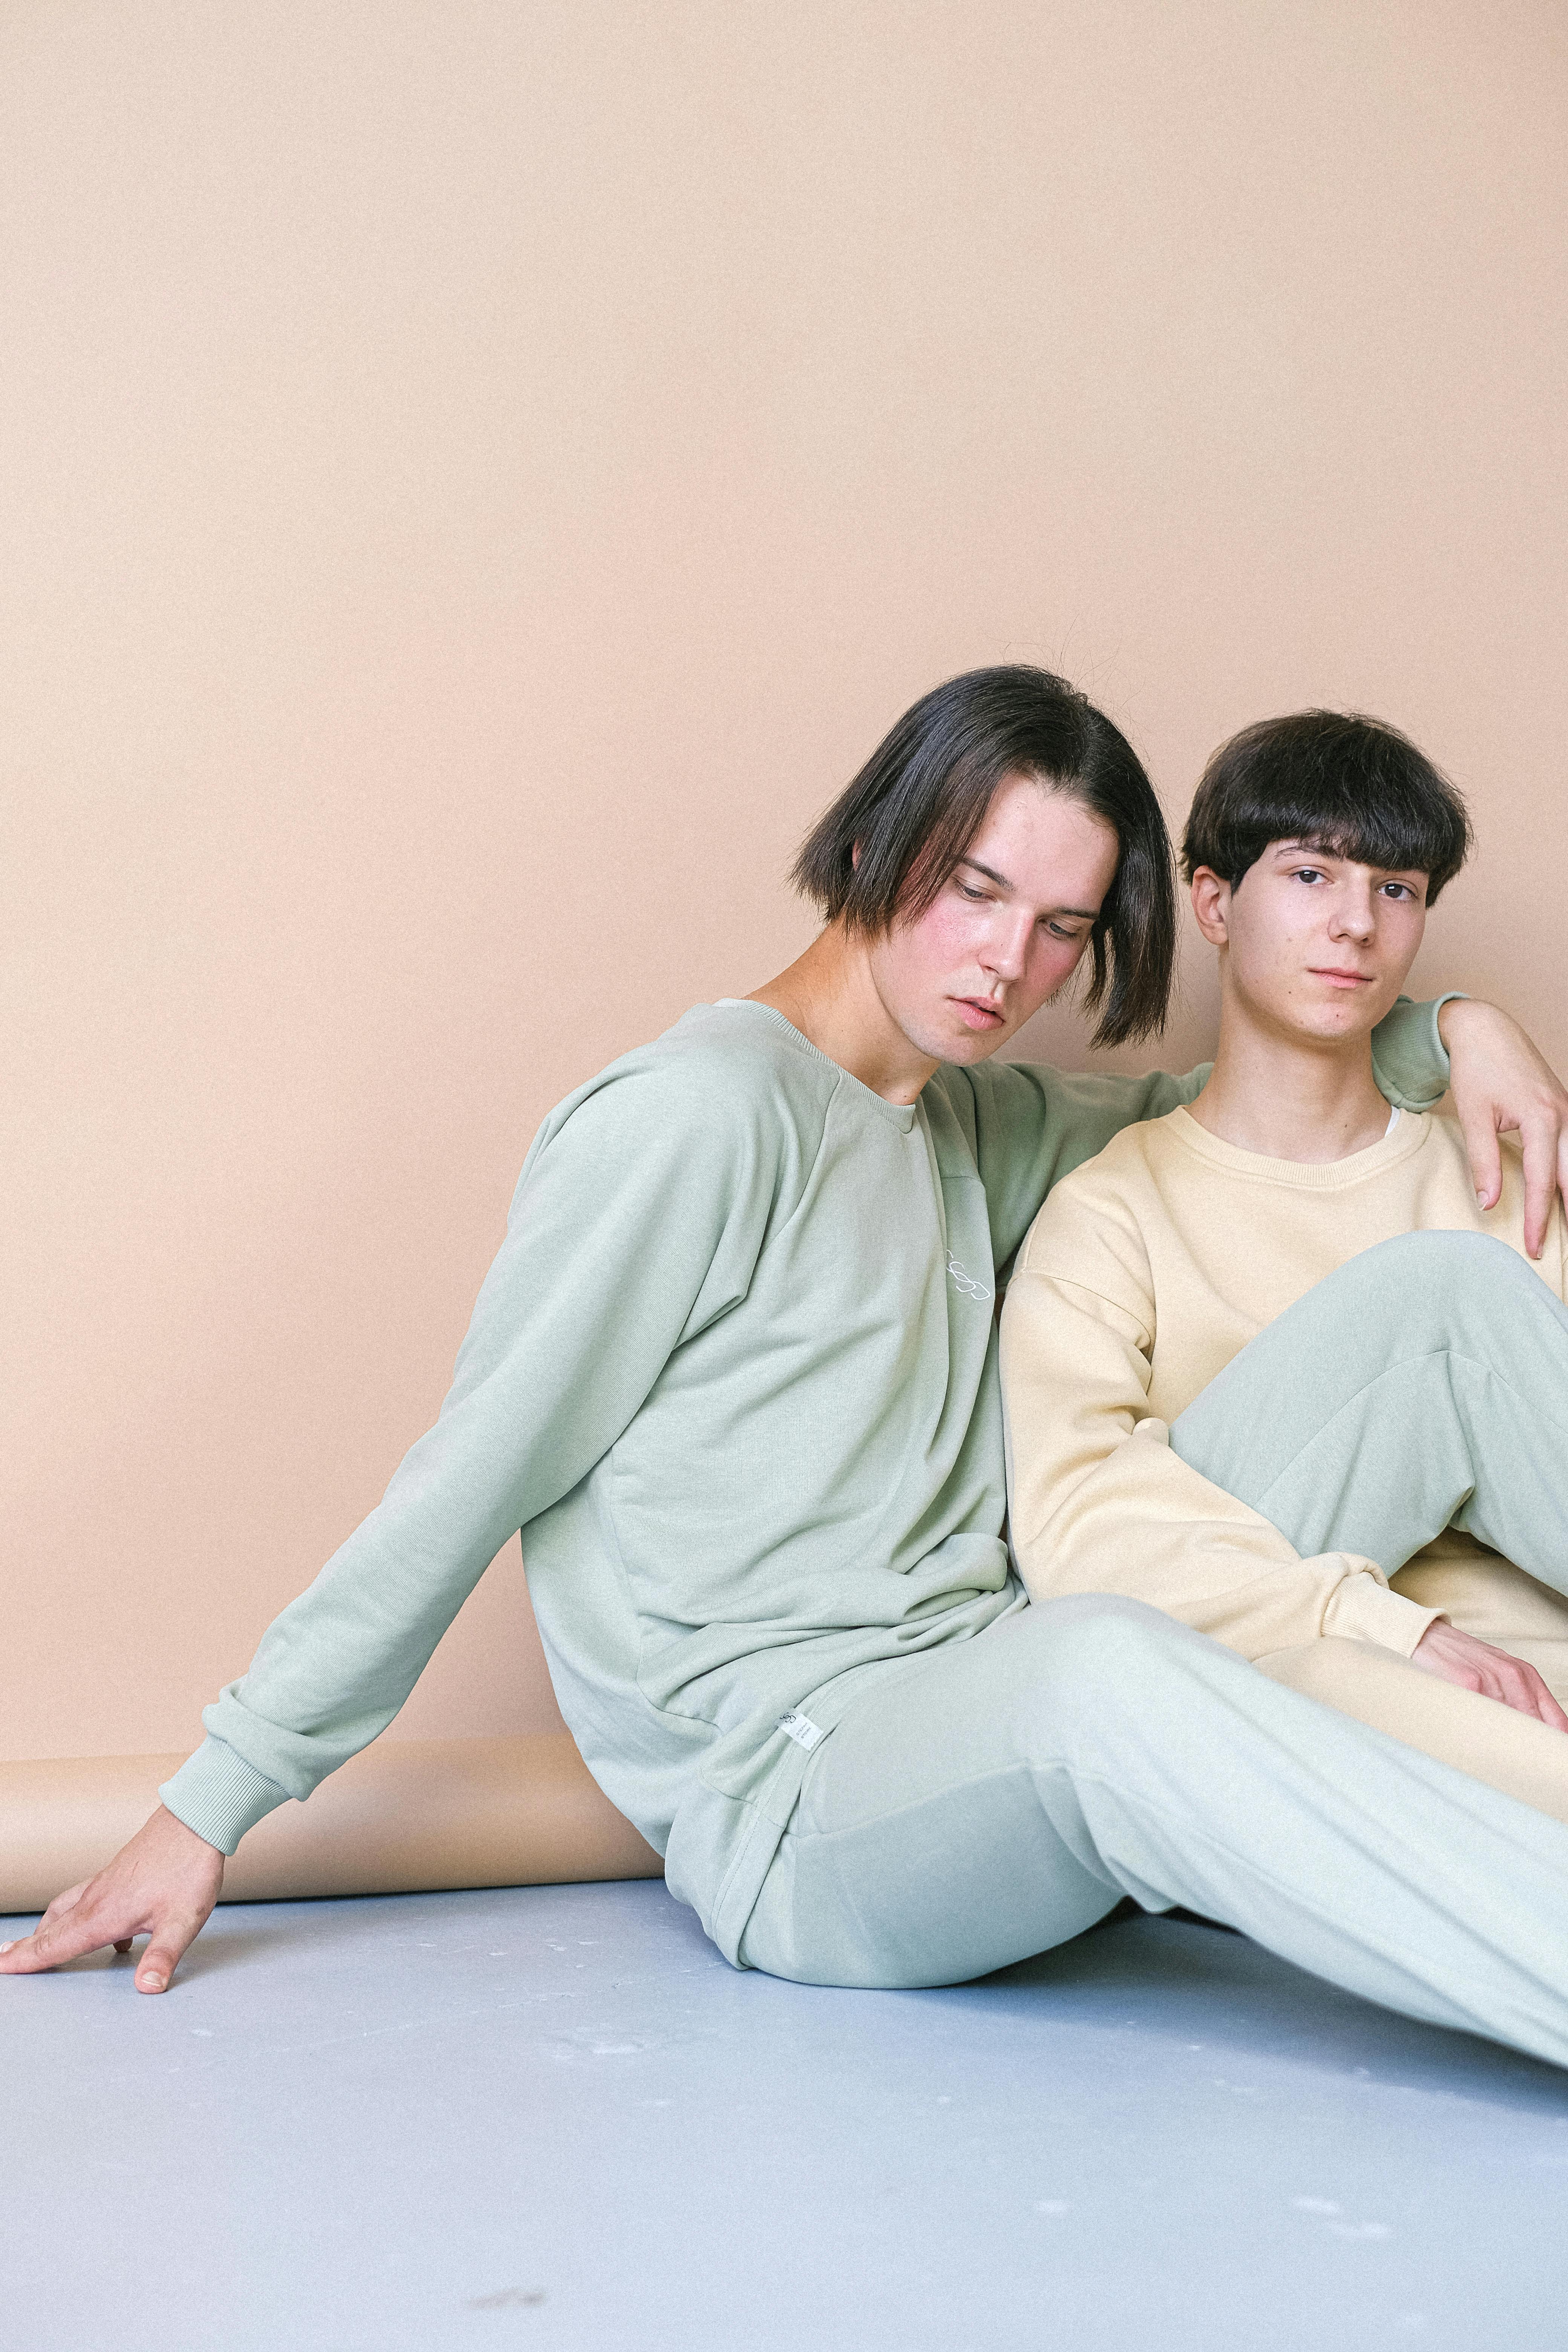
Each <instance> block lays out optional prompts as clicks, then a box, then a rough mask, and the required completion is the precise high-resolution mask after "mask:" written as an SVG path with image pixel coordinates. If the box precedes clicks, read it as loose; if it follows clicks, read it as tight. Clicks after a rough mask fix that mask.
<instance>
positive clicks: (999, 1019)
mask: <svg viewBox="0 0 1568 2352" xmlns="http://www.w3.org/2000/svg"><path fill="white" fill-rule="evenodd" d="M952 1001H953V1003H954V1004H956V1005H957V1007H958V1010H959V1013H961V1015H962V1016H963V1020H964V1021H965V1022H966V1024H968V1026H969V1027H970V1028H971V1029H980V1030H984V1029H1000V1028H1001V1026H1002V1024H1003V1023H1004V1022H1005V1020H1006V1017H1007V1016H1006V1014H1005V1013H1004V1012H1003V1010H1002V1007H1001V1006H1000V1005H999V1004H992V1003H989V1002H988V1001H987V1000H986V998H984V996H955V997H954V998H953V1000H952Z"/></svg>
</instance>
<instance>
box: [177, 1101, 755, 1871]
mask: <svg viewBox="0 0 1568 2352" xmlns="http://www.w3.org/2000/svg"><path fill="white" fill-rule="evenodd" d="M689 1092H690V1094H691V1096H692V1098H691V1099H690V1100H689V1101H686V1102H684V1103H683V1102H682V1101H680V1100H679V1099H675V1100H672V1099H671V1090H670V1085H669V1081H668V1078H667V1077H665V1076H663V1075H662V1074H658V1073H652V1074H642V1075H629V1076H623V1077H619V1078H616V1079H612V1080H610V1081H608V1082H606V1083H603V1084H601V1085H600V1086H599V1087H596V1089H595V1090H594V1091H592V1092H590V1093H589V1094H588V1095H587V1097H586V1098H584V1097H577V1098H575V1105H574V1107H573V1106H568V1107H566V1114H565V1115H563V1113H562V1112H557V1113H555V1114H552V1119H551V1120H550V1121H547V1122H546V1126H545V1128H544V1129H543V1130H542V1132H541V1135H540V1137H539V1139H538V1140H537V1141H536V1143H535V1145H534V1148H533V1150H531V1153H530V1154H529V1158H528V1160H527V1162H526V1164H525V1166H524V1169H523V1172H522V1176H521V1180H520V1182H519V1185H518V1189H517V1193H516V1197H515V1199H514V1201H513V1204H512V1210H511V1214H510V1219H509V1221H508V1230H507V1236H506V1240H505V1242H504V1243H503V1244H502V1247H501V1250H500V1255H499V1256H498V1257H497V1259H496V1261H495V1264H494V1265H492V1266H491V1268H490V1271H489V1275H488V1276H487V1277H486V1279H485V1283H484V1286H483V1288H482V1289H481V1291H480V1293H479V1302H478V1305H477V1306H476V1307H475V1310H474V1316H473V1321H472V1323H471V1325H470V1327H469V1330H468V1337H467V1338H466V1339H465V1340H464V1342H463V1346H462V1349H461V1351H460V1352H459V1354H458V1362H457V1369H456V1372H455V1376H454V1379H453V1382H452V1387H451V1390H450V1392H449V1393H448V1395H447V1400H446V1402H445V1403H444V1404H443V1405H442V1408H441V1412H440V1415H439V1418H438V1419H437V1423H436V1425H435V1427H434V1428H433V1429H431V1430H430V1431H429V1432H428V1433H427V1434H426V1435H425V1436H424V1437H422V1438H420V1440H419V1441H418V1443H417V1444H416V1445H415V1446H414V1447H413V1448H412V1449H411V1451H410V1452H409V1453H408V1454H407V1455H406V1456H405V1459H404V1461H403V1462H402V1464H401V1465H399V1467H398V1469H397V1471H396V1473H395V1475H394V1477H393V1479H392V1483H391V1485H390V1486H388V1488H387V1490H386V1493H385V1495H384V1497H383V1499H382V1501H381V1502H380V1503H379V1504H378V1505H377V1507H376V1508H375V1509H374V1511H372V1513H371V1514H370V1516H369V1517H368V1518H367V1519H365V1520H364V1522H363V1525H362V1526H361V1527H359V1528H357V1529H356V1531H355V1532H354V1533H353V1535H352V1536H351V1537H350V1538H349V1539H348V1541H347V1542H346V1543H345V1544H343V1545H342V1548H341V1549H340V1550H338V1551H337V1552H336V1553H335V1554H334V1555H333V1557H332V1558H331V1559H330V1560H329V1561H328V1562H327V1565H326V1566H325V1568H324V1569H323V1570H321V1574H320V1575H319V1576H318V1577H317V1579H316V1580H315V1582H314V1583H313V1584H312V1585H311V1586H310V1589H309V1591H306V1592H304V1593H302V1594H301V1595H300V1598H299V1599H298V1600H297V1601H293V1602H291V1603H290V1605H289V1607H288V1608H287V1609H285V1610H284V1612H282V1614H281V1616H279V1618H278V1619H277V1620H276V1621H275V1622H274V1623H273V1624H272V1625H271V1626H270V1627H269V1628H268V1632H267V1633H265V1634H264V1635H263V1636H262V1639H261V1643H260V1645H259V1647H258V1650H257V1653H256V1656H255V1658H254V1660H253V1661H252V1664H251V1666H250V1668H249V1671H248V1672H247V1674H246V1675H245V1676H244V1677H243V1678H242V1679H241V1680H240V1681H239V1682H237V1683H234V1684H232V1685H229V1687H228V1688H227V1689H226V1690H225V1691H224V1692H223V1694H222V1695H221V1696H220V1697H219V1698H218V1700H217V1701H216V1705H215V1706H210V1707H208V1708H207V1709H206V1710H205V1714H204V1716H203V1722H204V1723H205V1727H206V1729H207V1733H208V1738H207V1739H206V1742H205V1745H204V1746H203V1747H202V1748H200V1749H198V1750H197V1752H196V1754H195V1756H193V1757H192V1758H191V1759H189V1760H188V1761H187V1762H186V1763H185V1764H184V1765H183V1766H182V1767H181V1769H180V1770H179V1771H178V1772H177V1773H176V1774H175V1775H174V1779H173V1780H171V1781H169V1782H168V1783H167V1785H166V1786H165V1787H164V1788H163V1790H160V1794H161V1796H162V1797H163V1802H164V1804H165V1805H166V1806H167V1807H168V1809H169V1811H171V1812H173V1813H175V1814H177V1815H178V1817H179V1818H180V1820H181V1821H183V1822H185V1823H186V1824H187V1826H188V1827H189V1828H191V1829H194V1830H195V1832H197V1834H198V1835H199V1836H201V1837H204V1838H205V1839H206V1840H207V1841H208V1842H209V1843H211V1844H213V1845H216V1846H217V1847H219V1848H220V1849H221V1850H222V1851H223V1852H224V1853H232V1852H233V1851H234V1849H235V1847H236V1846H237V1844H238V1843H239V1841H240V1839H241V1838H242V1837H243V1836H244V1834H245V1832H247V1830H248V1829H250V1828H252V1827H254V1825H255V1823H256V1822H258V1821H259V1820H261V1819H262V1817H263V1816H264V1815H265V1814H267V1813H268V1812H270V1811H272V1810H273V1808H274V1807H275V1806H277V1805H279V1804H281V1803H282V1802H283V1801H284V1800H285V1798H288V1797H296V1798H303V1797H307V1796H309V1794H310V1790H312V1789H313V1788H314V1787H315V1786H316V1785H317V1784H318V1782H319V1781H321V1780H323V1779H324V1778H325V1777H326V1775H327V1774H328V1773H329V1772H331V1771H333V1770H335V1769H336V1768H337V1767H338V1766H339V1765H340V1764H342V1763H344V1762H346V1760H347V1759H348V1758H349V1757H351V1756H353V1755H354V1754H355V1753H357V1751H358V1750H359V1749H360V1748H364V1747H367V1746H368V1745H369V1743H370V1742H371V1741H372V1740H373V1739H374V1738H376V1737H377V1735H378V1734H379V1733H380V1732H382V1731H384V1729H385V1727H386V1726H387V1724H388V1723H390V1722H391V1720H392V1718H393V1717H394V1716H395V1714H396V1713H397V1711H398V1709H399V1707H400V1706H402V1705H403V1703H404V1701H405V1698H406V1697H407V1696H408V1694H409V1692H410V1691H411V1690H412V1689H413V1687H414V1685H415V1683H416V1681H417V1679H418V1677H419V1675H420V1674H421V1673H422V1672H423V1671H424V1668H425V1666H426V1663H427V1662H428V1660H429V1657H430V1654H431V1653H432V1652H433V1650H434V1649H435V1647H436V1645H437V1642H439V1640H440V1638H441V1636H442V1634H443V1633H445V1632H446V1630H447V1626H448V1625H449V1624H450V1623H451V1622H452V1619H453V1618H454V1617H455V1616H456V1615H457V1613H458V1610H459V1609H460V1608H461V1606H462V1604H463V1602H464V1601H466V1600H467V1598H468V1594H469V1592H470V1591H472V1590H473V1588H474V1586H475V1584H476V1583H477V1582H478V1581H479V1578H480V1576H481V1575H482V1574H483V1573H484V1570H485V1569H486V1568H487V1567H488V1566H489V1562H490V1561H491V1560H492V1559H494V1558H495V1556H496V1554H497V1552H498V1551H500V1549H501V1546H502V1545H503V1544H504V1543H505V1542H506V1541H507V1539H508V1538H509V1537H510V1536H512V1535H514V1534H515V1533H516V1532H517V1530H518V1529H519V1528H521V1527H525V1526H526V1525H527V1524H528V1522H529V1521H530V1520H531V1519H534V1518H537V1517H538V1516H539V1515H540V1513H541V1512H542V1511H545V1510H547V1509H549V1507H550V1506H551V1505H552V1503H555V1502H557V1501H559V1500H560V1498H561V1497H562V1496H563V1495H566V1494H568V1493H570V1491H571V1489H572V1488H573V1487H574V1486H576V1485H577V1484H578V1483H579V1481H580V1480H581V1479H583V1478H584V1476H586V1475H587V1473H588V1472H589V1471H590V1470H591V1469H592V1468H593V1466H594V1465H595V1462H597V1461H598V1460H599V1459H600V1457H601V1456H602V1455H603V1454H605V1453H606V1452H607V1451H608V1450H609V1448H610V1447H611V1446H612V1445H613V1444H615V1442H616V1438H617V1437H618V1436H619V1435H620V1433H621V1432H622V1431H623V1430H624V1429H625V1428H626V1425H627V1423H629V1422H630V1420H631V1419H632V1416H633V1415H634V1414H635V1413H636V1412H637V1409H638V1407H639V1405H640V1404H641V1403H642V1402H643V1400H644V1399H645V1397H646V1396H647V1393H648V1391H649V1390H650V1389H651V1388H652V1386H653V1384H654V1382H655V1381H657V1380H658V1375H659V1373H660V1371H661V1370H662V1369H663V1367H664V1365H665V1363H666V1361H667V1360H668V1357H669V1356H670V1354H671V1353H672V1351H673V1350H674V1349H675V1348H676V1347H677V1346H678V1345H679V1343H680V1341H681V1340H682V1339H686V1338H689V1337H691V1336H693V1334H694V1333H695V1332H696V1331H698V1330H700V1328H702V1327H703V1325H704V1324H705V1323H706V1322H708V1321H710V1320H711V1319H712V1318H714V1317H715V1316H717V1315H719V1314H721V1313H722V1312H723V1311H724V1309H725V1307H728V1306H731V1305H732V1304H733V1303H734V1301H735V1300H736V1299H737V1298H738V1297H742V1296H743V1295H744V1290H745V1287H746V1285H747V1283H748V1281H749V1279H750V1276H751V1270H752V1265H754V1262H755V1255H756V1251H757V1248H758V1247H760V1243H761V1235H762V1234H763V1231H764V1229H765V1224H766V1217H767V1212H768V1206H769V1203H770V1202H771V1197H772V1190H773V1167H772V1165H771V1164H770V1155H769V1153H768V1150H767V1149H766V1145H765V1141H764V1139H763V1137H762V1135H761V1134H760V1133H759V1132H758V1131H757V1127H756V1122H755V1121H752V1122H750V1123H748V1121H747V1120H746V1118H744V1116H743V1115H741V1114H738V1113H737V1112H736V1111H735V1109H734V1108H733V1107H732V1106H723V1105H719V1106H716V1104H715V1102H714V1100H713V1099H712V1097H711V1095H710V1094H705V1095H702V1096H700V1097H699V1096H698V1095H697V1092H696V1090H695V1089H689ZM749 1126H750V1131H748V1128H749Z"/></svg>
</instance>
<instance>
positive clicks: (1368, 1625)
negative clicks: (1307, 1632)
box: [1323, 1560, 1443, 1658]
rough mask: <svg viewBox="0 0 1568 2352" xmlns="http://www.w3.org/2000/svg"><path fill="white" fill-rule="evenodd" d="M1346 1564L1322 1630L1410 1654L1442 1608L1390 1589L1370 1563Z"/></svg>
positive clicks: (1438, 1615)
mask: <svg viewBox="0 0 1568 2352" xmlns="http://www.w3.org/2000/svg"><path fill="white" fill-rule="evenodd" d="M1347 1567H1348V1570H1349V1572H1348V1574H1346V1575H1345V1576H1343V1577H1342V1579H1341V1580H1340V1582H1339V1583H1338V1584H1337V1585H1336V1586H1335V1587H1334V1590H1333V1591H1332V1592H1331V1594H1330V1596H1329V1601H1328V1605H1327V1607H1326V1608H1325V1609H1324V1611H1323V1632H1324V1633H1331V1634H1334V1635H1337V1636H1338V1637H1339V1638H1340V1639H1342V1640H1344V1641H1351V1642H1374V1643H1376V1644H1377V1646H1378V1648H1379V1649H1380V1650H1392V1651H1393V1652H1394V1654H1395V1656H1396V1657H1401V1658H1408V1657H1409V1656H1410V1655H1411V1654H1412V1653H1413V1652H1414V1650H1415V1645H1416V1643H1418V1642H1419V1641H1421V1640H1422V1638H1423V1636H1424V1635H1425V1634H1426V1631H1427V1629H1428V1627H1429V1626H1431V1625H1432V1624H1434V1623H1435V1622H1436V1620H1437V1619H1438V1618H1439V1617H1440V1616H1441V1615H1442V1613H1443V1612H1442V1611H1441V1610H1440V1609H1424V1608H1422V1606H1421V1604H1420V1602H1419V1601H1407V1600H1406V1599H1405V1595H1404V1593H1402V1592H1391V1591H1389V1589H1388V1587H1387V1585H1386V1584H1384V1581H1383V1579H1382V1578H1381V1577H1380V1576H1379V1575H1378V1573H1377V1571H1376V1570H1375V1569H1373V1568H1372V1567H1371V1566H1370V1565H1369V1564H1365V1563H1363V1562H1361V1561H1357V1560H1351V1561H1349V1562H1347Z"/></svg>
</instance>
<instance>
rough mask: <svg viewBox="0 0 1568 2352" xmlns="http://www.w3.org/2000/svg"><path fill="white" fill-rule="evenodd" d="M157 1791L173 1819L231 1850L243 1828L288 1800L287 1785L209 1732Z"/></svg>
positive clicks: (221, 1850)
mask: <svg viewBox="0 0 1568 2352" xmlns="http://www.w3.org/2000/svg"><path fill="white" fill-rule="evenodd" d="M158 1794H159V1796H160V1797H161V1798H162V1800H163V1803H164V1805H165V1806H166V1807H167V1809H168V1811H170V1812H172V1813H173V1814H174V1818H175V1820H176V1821H180V1822H184V1825H185V1827H186V1828H187V1829H188V1830H195V1833H196V1835H197V1836H198V1837H199V1838H205V1840H206V1842H207V1843H208V1845H216V1848H217V1850H218V1852H219V1853H230V1854H231V1853H233V1852H234V1850H235V1848H236V1846H237V1844H238V1843H239V1841H240V1839H241V1838H242V1837H243V1836H244V1835H245V1833H246V1832H247V1830H253V1829H254V1828H255V1827H256V1824H257V1822H260V1821H265V1820H266V1818H267V1816H268V1813H270V1812H275V1811H277V1809H278V1807H279V1805H286V1804H287V1803H288V1801H289V1791H288V1790H287V1789H280V1788H279V1786H278V1783H277V1781H276V1780H268V1778H267V1775H266V1774H265V1773H264V1772H258V1770H257V1769H256V1767H255V1766H254V1765H253V1764H247V1762H246V1760H245V1759H244V1757H243V1756H240V1755H237V1753H236V1751H235V1750H234V1749H233V1748H231V1747H230V1746H229V1744H228V1742H227V1740H226V1739H216V1738H214V1737H213V1736H212V1734H211V1733H210V1732H209V1733H208V1734H207V1737H206V1738H205V1739H204V1740H203V1742H202V1744H201V1746H200V1747H199V1748H197V1750H196V1752H195V1755H194V1756H188V1757H187V1758H186V1759H185V1761H184V1763H183V1764H182V1765H181V1767H180V1769H179V1770H178V1771H177V1772H176V1773H175V1775H174V1779H173V1780H165V1781H164V1783H163V1787H162V1788H161V1789H160V1790H159V1791H158Z"/></svg>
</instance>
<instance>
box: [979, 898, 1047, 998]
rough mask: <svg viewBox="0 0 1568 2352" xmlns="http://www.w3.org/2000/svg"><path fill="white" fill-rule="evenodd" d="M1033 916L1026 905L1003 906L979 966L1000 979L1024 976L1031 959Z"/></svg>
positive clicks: (984, 948) (1005, 979)
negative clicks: (1015, 909) (1015, 907)
mask: <svg viewBox="0 0 1568 2352" xmlns="http://www.w3.org/2000/svg"><path fill="white" fill-rule="evenodd" d="M1034 929H1035V924H1034V918H1033V916H1032V915H1030V914H1029V913H1028V912H1027V910H1026V909H1025V908H1018V909H1017V911H1016V912H1015V911H1014V910H1013V909H1012V908H1006V907H1004V908H1001V909H1000V910H999V912H998V916H997V920H996V923H995V926H994V929H993V930H992V931H991V934H990V936H989V938H988V939H987V940H986V942H985V945H984V947H983V948H982V950H981V951H980V968H981V970H982V971H988V972H990V973H991V975H992V976H993V978H994V979H996V980H1001V981H1008V980H1021V979H1022V978H1023V975H1024V971H1025V968H1026V965H1027V963H1028V960H1029V941H1030V940H1031V938H1032V937H1033V935H1034Z"/></svg>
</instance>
